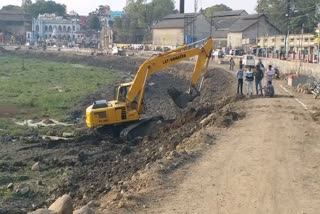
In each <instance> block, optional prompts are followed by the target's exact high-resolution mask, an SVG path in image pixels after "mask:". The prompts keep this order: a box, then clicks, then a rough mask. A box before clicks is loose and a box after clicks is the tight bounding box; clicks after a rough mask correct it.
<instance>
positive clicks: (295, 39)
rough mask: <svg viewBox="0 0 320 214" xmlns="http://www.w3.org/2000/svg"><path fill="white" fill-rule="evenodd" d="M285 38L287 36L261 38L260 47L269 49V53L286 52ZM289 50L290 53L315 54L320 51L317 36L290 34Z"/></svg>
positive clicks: (259, 40) (259, 39)
mask: <svg viewBox="0 0 320 214" xmlns="http://www.w3.org/2000/svg"><path fill="white" fill-rule="evenodd" d="M285 38H286V36H285V35H276V36H266V37H259V38H258V46H259V47H261V48H265V49H268V50H269V53H280V52H284V48H285ZM288 49H289V51H288V52H289V53H295V54H299V53H300V54H310V53H311V54H314V53H315V52H317V51H316V50H317V49H318V42H317V39H316V36H315V35H314V34H290V35H289V37H288ZM315 54H316V53H315Z"/></svg>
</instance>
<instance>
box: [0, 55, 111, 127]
mask: <svg viewBox="0 0 320 214" xmlns="http://www.w3.org/2000/svg"><path fill="white" fill-rule="evenodd" d="M0 65H1V66H0V91H1V93H0V109H1V106H2V107H3V106H15V107H17V110H18V112H17V114H18V116H19V117H21V118H26V119H27V118H28V119H32V118H33V117H39V115H40V116H42V115H48V116H50V117H52V118H57V119H63V118H64V117H65V116H66V112H67V111H68V110H69V109H70V108H71V107H72V106H74V105H75V103H76V102H78V101H79V100H81V98H83V97H85V96H87V95H89V94H91V93H93V92H95V91H97V90H99V89H100V87H101V86H103V85H106V84H108V83H111V82H113V81H115V79H116V78H117V76H116V73H117V72H112V71H109V70H105V69H103V68H96V67H89V66H76V65H71V64H67V63H56V62H50V61H45V60H31V59H22V58H19V57H13V56H9V57H8V56H5V57H0ZM3 126H6V125H3V122H0V129H1V127H2V128H3Z"/></svg>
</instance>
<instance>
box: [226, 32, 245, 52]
mask: <svg viewBox="0 0 320 214" xmlns="http://www.w3.org/2000/svg"><path fill="white" fill-rule="evenodd" d="M228 47H232V48H242V33H228Z"/></svg>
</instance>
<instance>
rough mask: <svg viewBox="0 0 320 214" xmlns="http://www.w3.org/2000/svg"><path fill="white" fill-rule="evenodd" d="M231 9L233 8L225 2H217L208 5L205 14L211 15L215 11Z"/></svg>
mask: <svg viewBox="0 0 320 214" xmlns="http://www.w3.org/2000/svg"><path fill="white" fill-rule="evenodd" d="M230 10H232V9H231V8H230V7H228V6H226V5H224V4H216V5H214V6H212V7H207V8H206V9H204V11H203V13H204V15H205V16H207V17H211V16H213V14H214V13H215V12H219V11H230Z"/></svg>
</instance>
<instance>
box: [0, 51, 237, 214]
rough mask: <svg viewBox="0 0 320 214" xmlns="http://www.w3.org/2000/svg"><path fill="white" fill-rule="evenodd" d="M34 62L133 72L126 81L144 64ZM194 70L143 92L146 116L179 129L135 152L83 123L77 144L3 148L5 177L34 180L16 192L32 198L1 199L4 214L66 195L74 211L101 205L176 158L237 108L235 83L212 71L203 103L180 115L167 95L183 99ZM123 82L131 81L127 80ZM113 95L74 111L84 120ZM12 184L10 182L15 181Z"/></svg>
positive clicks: (156, 78)
mask: <svg viewBox="0 0 320 214" xmlns="http://www.w3.org/2000/svg"><path fill="white" fill-rule="evenodd" d="M19 55H20V56H24V57H29V56H30V54H29V53H25V52H20V53H19ZM33 57H37V58H41V59H49V60H53V61H63V62H65V61H68V62H70V63H73V64H75V63H77V64H85V65H95V66H102V67H104V66H108V67H112V68H116V69H118V70H120V71H121V72H122V73H124V74H125V72H127V74H128V75H129V73H130V74H131V75H132V74H134V73H135V71H136V70H137V68H138V66H139V65H140V63H141V62H142V61H143V60H142V59H134V58H127V57H120V58H119V57H111V58H106V57H92V56H86V57H84V56H70V55H68V56H66V55H65V54H63V55H57V54H39V55H37V54H36V55H35V56H33ZM192 69H193V64H192V63H189V62H188V63H180V64H178V65H176V66H173V67H171V68H169V69H166V72H159V73H156V74H155V75H153V76H152V77H151V78H150V79H149V80H148V84H147V88H146V91H145V105H146V112H147V113H146V115H147V116H158V115H162V116H163V117H164V118H165V119H166V120H172V121H173V122H172V123H169V124H166V125H165V126H163V127H162V128H160V129H159V130H158V131H155V132H154V133H152V134H151V135H150V136H148V137H144V138H139V139H137V140H135V141H134V142H133V143H131V144H128V143H125V142H123V141H121V140H119V139H116V138H113V137H112V135H111V134H110V133H108V132H103V131H102V132H101V131H97V130H88V129H87V128H85V127H84V123H82V124H79V125H77V129H78V131H77V134H76V136H75V138H74V139H72V140H57V141H50V140H43V139H41V138H40V137H38V136H34V137H33V138H32V139H29V140H25V139H23V138H20V139H19V137H18V138H17V137H8V138H7V139H6V140H5V142H3V143H0V171H1V172H6V173H8V175H10V173H15V174H17V173H18V174H19V175H26V176H27V177H28V178H29V179H26V180H25V181H17V184H15V185H17V186H19V187H18V188H20V189H21V188H28V192H27V193H26V194H27V195H24V196H21V197H7V198H6V199H4V200H2V199H1V200H0V207H1V208H0V213H5V212H9V213H25V211H30V210H34V209H36V208H40V207H43V206H45V205H48V204H50V203H51V202H52V201H54V200H55V199H56V198H57V197H58V196H60V195H61V194H65V193H69V194H70V195H71V196H72V197H73V199H74V201H75V202H76V204H78V205H81V204H85V203H87V201H88V200H89V199H96V198H99V197H102V196H103V195H105V194H107V193H108V192H109V191H110V190H111V189H112V187H113V186H114V185H118V184H119V183H120V182H121V181H123V180H126V179H128V178H131V177H132V175H133V174H134V173H136V172H137V171H138V170H140V169H144V168H145V166H146V165H147V164H150V163H153V162H155V161H156V160H158V159H161V158H162V157H164V156H165V154H167V153H168V152H171V151H173V150H175V148H176V147H177V146H178V145H179V144H181V143H182V142H183V140H184V139H186V138H188V137H190V136H191V135H192V134H193V133H194V132H195V131H197V130H199V129H201V125H200V121H201V120H203V119H204V118H205V117H207V116H208V115H210V114H211V113H212V112H214V111H218V110H219V109H221V108H222V107H223V106H224V105H226V104H228V103H229V102H232V101H233V99H230V98H228V97H230V94H231V93H232V90H233V87H232V85H233V78H232V75H231V74H229V73H228V72H226V71H224V70H222V69H213V68H211V70H210V71H209V72H208V75H207V78H206V79H205V81H204V86H203V90H202V92H201V95H200V96H199V97H196V98H195V99H194V100H193V102H192V103H189V104H183V105H184V107H187V108H185V109H183V110H182V109H180V108H179V107H177V105H176V104H175V103H174V102H173V101H172V99H171V97H170V96H169V95H168V90H170V89H171V88H173V87H174V88H176V89H177V90H179V91H186V90H187V89H188V87H189V81H188V80H187V79H186V78H187V77H189V76H190V73H191V71H192ZM124 79H126V76H125V75H124V76H123V78H122V80H124ZM112 88H113V85H106V86H105V91H103V92H101V91H100V92H97V93H96V94H93V95H90V96H88V97H86V98H83V99H82V100H80V101H79V104H78V105H77V106H76V107H75V108H74V109H72V110H70V115H72V117H73V118H77V117H81V118H82V119H83V112H84V109H85V107H86V106H87V105H89V104H91V102H92V101H93V100H97V99H106V98H107V99H109V100H110V99H113V97H112V96H113V92H112V90H111V89H112ZM104 96H106V97H104ZM223 122H226V121H223ZM223 122H222V123H223ZM160 148H161V149H160ZM37 161H39V162H40V164H41V171H40V172H38V173H32V172H30V167H31V166H32V164H33V163H34V162H37ZM8 179H9V180H10V176H8ZM16 180H19V179H16ZM39 180H41V185H39V182H38V181H39ZM1 182H2V181H1V180H0V185H4V184H5V181H3V183H1ZM0 194H1V192H0Z"/></svg>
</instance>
